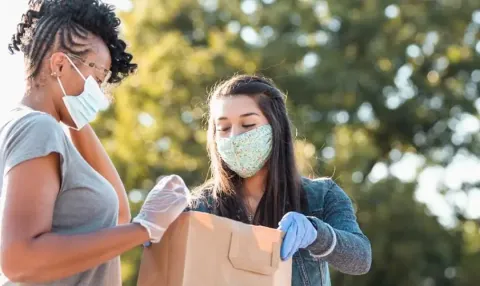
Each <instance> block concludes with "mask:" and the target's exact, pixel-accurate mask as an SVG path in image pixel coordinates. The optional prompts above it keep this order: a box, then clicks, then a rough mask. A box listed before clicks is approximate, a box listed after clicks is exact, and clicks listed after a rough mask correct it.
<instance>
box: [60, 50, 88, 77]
mask: <svg viewBox="0 0 480 286" xmlns="http://www.w3.org/2000/svg"><path fill="white" fill-rule="evenodd" d="M65 57H67V60H68V61H69V62H70V64H71V65H72V66H73V68H74V69H75V70H76V71H77V72H78V74H79V75H80V76H81V77H82V79H83V80H84V81H87V79H86V78H85V77H84V76H83V74H82V72H81V71H80V70H79V69H78V68H77V66H76V65H75V64H74V63H73V61H72V60H71V59H70V57H69V56H67V55H65Z"/></svg>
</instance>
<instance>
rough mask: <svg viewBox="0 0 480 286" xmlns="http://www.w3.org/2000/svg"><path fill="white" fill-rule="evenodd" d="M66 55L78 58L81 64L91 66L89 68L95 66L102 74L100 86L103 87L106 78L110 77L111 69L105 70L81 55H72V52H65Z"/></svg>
mask: <svg viewBox="0 0 480 286" xmlns="http://www.w3.org/2000/svg"><path fill="white" fill-rule="evenodd" d="M67 56H68V57H70V58H72V59H76V60H79V61H80V62H81V63H82V64H83V65H85V66H87V67H91V68H95V69H96V70H98V71H100V72H101V73H102V74H103V80H102V84H101V87H105V86H106V85H107V83H108V80H109V79H110V77H111V76H112V71H111V70H107V69H106V68H104V67H99V66H98V65H97V64H95V63H94V62H87V61H86V60H85V59H83V58H82V57H79V56H77V55H74V54H70V53H68V54H67Z"/></svg>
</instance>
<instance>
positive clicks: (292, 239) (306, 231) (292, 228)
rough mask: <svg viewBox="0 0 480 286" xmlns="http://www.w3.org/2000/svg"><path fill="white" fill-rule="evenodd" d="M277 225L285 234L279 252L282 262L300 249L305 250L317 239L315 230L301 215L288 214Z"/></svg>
mask: <svg viewBox="0 0 480 286" xmlns="http://www.w3.org/2000/svg"><path fill="white" fill-rule="evenodd" d="M278 225H279V227H278V229H279V230H282V231H283V232H285V233H286V234H285V238H284V239H283V243H282V248H281V250H280V256H281V258H282V260H287V259H289V258H291V257H292V256H293V255H294V254H295V252H297V251H298V250H299V249H300V248H307V247H308V246H309V245H310V244H312V243H313V242H314V241H315V239H316V238H317V230H316V229H315V227H314V226H313V224H312V223H311V222H310V221H309V220H308V218H307V217H306V216H304V215H303V214H300V213H297V212H289V213H287V214H285V216H284V217H283V218H282V220H281V221H280V222H279V224H278Z"/></svg>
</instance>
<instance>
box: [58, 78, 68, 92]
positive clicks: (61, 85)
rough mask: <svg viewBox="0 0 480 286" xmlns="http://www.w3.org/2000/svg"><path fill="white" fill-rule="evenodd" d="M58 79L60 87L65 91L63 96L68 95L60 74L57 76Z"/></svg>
mask: <svg viewBox="0 0 480 286" xmlns="http://www.w3.org/2000/svg"><path fill="white" fill-rule="evenodd" d="M57 81H58V85H60V89H61V90H62V92H63V96H67V93H66V92H65V88H64V87H63V84H62V81H61V80H60V77H59V76H57Z"/></svg>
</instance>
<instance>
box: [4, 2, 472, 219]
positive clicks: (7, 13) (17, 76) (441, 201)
mask: <svg viewBox="0 0 480 286" xmlns="http://www.w3.org/2000/svg"><path fill="white" fill-rule="evenodd" d="M27 2H28V0H15V1H9V3H8V9H0V21H1V25H0V63H2V66H3V67H4V68H3V69H2V70H1V71H0V83H1V92H0V121H1V120H2V117H3V114H5V113H6V112H8V110H9V109H11V108H12V107H13V106H15V104H16V103H17V102H18V101H19V100H20V98H21V96H22V95H23V93H24V83H23V58H22V55H21V54H16V55H10V54H9V53H8V50H7V45H8V43H9V42H10V39H11V37H12V34H13V33H14V32H15V30H16V25H17V23H18V21H19V20H20V18H21V15H22V14H23V13H24V12H25V11H26V7H27ZM104 2H108V3H111V4H114V5H115V6H116V7H117V9H121V10H127V9H129V8H130V7H131V3H130V0H108V1H104ZM389 7H390V6H389ZM244 8H245V7H242V10H244ZM247 8H248V7H247ZM247 8H245V9H247ZM390 8H391V7H390ZM390 8H389V9H386V11H385V14H386V16H388V17H390V16H391V15H390V14H392V13H393V12H395V11H393V10H392V9H390ZM387 10H388V11H387ZM397 12H398V11H397ZM397 14H398V13H397ZM389 15H390V16H389ZM479 15H480V12H478V13H477V16H479ZM479 17H480V16H479ZM479 19H480V18H479ZM242 37H243V35H242ZM479 45H480V42H479V44H478V45H477V46H479ZM477 102H480V101H479V100H477ZM479 105H480V104H479ZM469 120H470V121H469V122H466V123H465V124H464V125H465V128H466V129H469V131H470V132H479V128H480V127H479V120H478V119H476V120H475V119H472V118H470V119H469ZM472 126H473V129H472ZM466 129H465V130H466ZM398 155H399V154H395V152H393V153H392V154H391V156H393V157H394V156H398ZM400 155H401V154H400ZM424 164H425V160H424V159H423V158H422V157H419V156H417V155H415V154H405V155H404V156H403V157H402V159H401V160H400V161H399V162H398V163H396V164H394V165H393V166H390V167H389V166H387V165H385V164H384V163H378V164H377V165H375V167H374V168H373V171H372V173H371V174H370V175H369V177H368V179H369V180H371V181H372V182H376V181H378V180H381V179H383V178H385V177H386V176H387V175H388V174H391V175H393V176H396V177H398V178H399V179H401V180H402V181H405V182H411V181H414V180H418V181H419V186H418V189H417V191H416V194H415V197H416V199H417V200H418V201H420V202H423V203H425V204H426V205H427V206H428V208H429V210H430V212H431V213H433V214H434V215H437V216H438V217H439V221H440V222H441V223H442V224H443V225H444V226H446V227H452V226H454V224H455V220H454V219H453V216H452V214H453V210H452V208H451V204H452V203H453V204H455V205H457V206H458V207H460V208H462V209H465V210H467V214H468V216H469V217H471V218H480V190H478V189H477V190H474V191H472V192H470V193H469V194H466V193H464V192H456V193H455V192H451V193H450V194H449V195H447V196H443V195H441V194H439V192H438V186H439V185H441V184H444V185H446V186H447V187H448V188H451V189H459V186H460V185H461V183H462V182H472V183H473V182H475V181H476V180H478V178H479V174H480V160H479V159H478V158H475V157H473V156H471V155H468V154H466V155H459V156H456V158H455V159H454V161H453V162H452V164H450V165H449V166H448V167H447V168H442V167H440V166H437V167H427V168H422V167H423V166H424ZM419 169H421V170H422V171H421V172H420V174H419V173H418V171H417V170H419ZM352 191H354V190H352ZM385 191H388V190H385Z"/></svg>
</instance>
